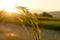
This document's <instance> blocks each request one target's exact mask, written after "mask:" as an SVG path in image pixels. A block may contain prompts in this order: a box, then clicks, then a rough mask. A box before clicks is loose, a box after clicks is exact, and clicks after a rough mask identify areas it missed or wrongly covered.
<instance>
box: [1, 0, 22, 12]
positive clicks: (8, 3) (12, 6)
mask: <svg viewBox="0 0 60 40" xmlns="http://www.w3.org/2000/svg"><path fill="white" fill-rule="evenodd" d="M20 2H22V1H20ZM16 4H17V5H18V4H19V5H21V6H22V5H23V3H19V0H18V1H17V0H2V1H1V3H0V10H5V11H7V12H18V11H17V10H16Z"/></svg>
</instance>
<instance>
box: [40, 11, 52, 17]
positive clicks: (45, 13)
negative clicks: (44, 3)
mask: <svg viewBox="0 0 60 40" xmlns="http://www.w3.org/2000/svg"><path fill="white" fill-rule="evenodd" d="M41 16H45V17H53V16H52V15H50V14H48V13H47V12H43V13H42V14H41Z"/></svg>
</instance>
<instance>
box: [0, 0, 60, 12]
mask: <svg viewBox="0 0 60 40" xmlns="http://www.w3.org/2000/svg"><path fill="white" fill-rule="evenodd" d="M1 1H2V0H0V3H1ZM3 1H5V0H3ZM9 1H10V0H9ZM11 2H12V1H11ZM11 2H10V3H11ZM5 3H6V2H5ZM5 3H4V4H5ZM8 3H9V2H8ZM8 3H7V4H8ZM13 3H15V4H18V5H20V6H25V7H28V8H30V9H39V10H42V11H60V0H13Z"/></svg>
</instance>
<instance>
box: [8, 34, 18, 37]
mask: <svg viewBox="0 0 60 40" xmlns="http://www.w3.org/2000/svg"><path fill="white" fill-rule="evenodd" d="M7 36H12V37H15V36H17V35H16V34H15V33H8V34H7Z"/></svg>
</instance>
